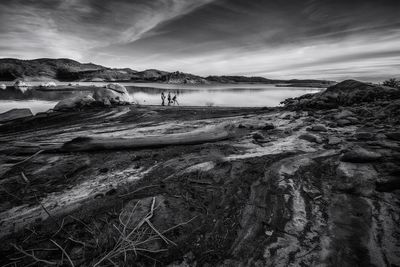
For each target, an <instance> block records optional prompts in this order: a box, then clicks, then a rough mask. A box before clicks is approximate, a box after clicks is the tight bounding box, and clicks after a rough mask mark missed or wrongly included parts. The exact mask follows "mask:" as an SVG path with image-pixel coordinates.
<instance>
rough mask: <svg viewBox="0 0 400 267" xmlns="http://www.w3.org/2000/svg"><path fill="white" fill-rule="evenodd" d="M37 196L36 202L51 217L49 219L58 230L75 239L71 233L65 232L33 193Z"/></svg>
mask: <svg viewBox="0 0 400 267" xmlns="http://www.w3.org/2000/svg"><path fill="white" fill-rule="evenodd" d="M33 194H34V195H35V199H36V202H37V203H38V204H39V205H40V206H41V207H42V209H43V210H44V211H45V212H46V213H47V215H49V218H50V219H51V220H52V221H53V222H54V223H55V224H56V225H57V226H58V229H59V230H61V231H63V232H64V233H65V234H67V235H68V236H69V237H73V236H72V235H71V234H70V233H68V232H67V231H65V230H64V229H63V228H62V226H61V225H60V224H59V223H58V222H57V220H56V219H55V218H54V217H53V216H52V215H51V214H50V212H49V211H48V210H47V209H46V208H45V207H44V206H43V204H42V202H40V201H39V199H38V198H37V196H36V194H35V193H33Z"/></svg>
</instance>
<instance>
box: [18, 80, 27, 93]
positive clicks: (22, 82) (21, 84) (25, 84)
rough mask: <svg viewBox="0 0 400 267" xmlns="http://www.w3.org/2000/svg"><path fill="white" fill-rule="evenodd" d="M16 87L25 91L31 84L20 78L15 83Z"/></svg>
mask: <svg viewBox="0 0 400 267" xmlns="http://www.w3.org/2000/svg"><path fill="white" fill-rule="evenodd" d="M14 88H15V89H17V90H20V91H21V92H22V93H24V92H25V91H26V90H28V89H29V85H28V84H27V83H25V82H24V81H21V80H18V81H16V82H15V83H14Z"/></svg>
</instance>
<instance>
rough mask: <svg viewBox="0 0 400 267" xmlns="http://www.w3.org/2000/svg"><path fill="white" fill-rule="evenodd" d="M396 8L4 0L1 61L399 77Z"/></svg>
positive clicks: (388, 0)
mask: <svg viewBox="0 0 400 267" xmlns="http://www.w3.org/2000/svg"><path fill="white" fill-rule="evenodd" d="M398 10H400V1H398V0H380V1H377V0H352V1H348V0H346V1H345V0H304V1H299V0H272V1H266V0H252V1H248V0H202V1H199V0H196V1H195V0H154V1H148V0H135V1H129V0H117V1H105V0H103V1H101V0H65V1H61V0H59V1H57V0H43V1H39V0H36V1H34V0H31V1H28V0H25V1H23V0H19V1H18V0H16V1H7V0H6V1H1V2H0V38H1V39H2V40H5V41H4V42H2V48H1V54H0V56H14V57H24V58H25V57H27V58H33V57H43V56H47V57H73V58H76V59H78V60H82V61H93V62H96V63H100V64H106V65H110V66H120V67H122V66H128V67H132V68H135V69H143V68H160V69H166V70H183V71H187V72H194V73H198V74H202V75H207V74H246V75H253V74H254V75H265V76H268V77H273V78H275V77H277V78H278V77H295V76H298V75H302V76H307V77H320V78H332V79H340V78H342V77H347V76H348V74H349V73H351V75H354V76H357V77H361V78H364V79H369V77H373V76H374V77H377V76H379V77H381V76H382V77H383V76H385V75H386V76H393V75H399V73H398V71H397V68H396V64H395V63H396V62H399V61H398V60H399V59H400V58H399V57H400V55H399V49H398V47H400V17H399V16H398ZM374 68H375V69H376V70H377V71H376V72H379V75H377V74H376V72H374ZM357 69H358V70H359V71H358V72H357ZM340 70H342V71H340ZM349 70H351V71H350V72H349ZM357 73H358V74H357ZM385 73H386V74H385ZM360 75H361V76H360Z"/></svg>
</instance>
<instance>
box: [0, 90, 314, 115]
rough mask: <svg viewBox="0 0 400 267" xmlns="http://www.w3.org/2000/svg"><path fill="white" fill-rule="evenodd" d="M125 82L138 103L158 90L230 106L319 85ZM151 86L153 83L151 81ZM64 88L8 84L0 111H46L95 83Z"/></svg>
mask: <svg viewBox="0 0 400 267" xmlns="http://www.w3.org/2000/svg"><path fill="white" fill-rule="evenodd" d="M149 85H150V84H141V85H140V86H136V85H135V86H133V85H130V86H126V87H127V89H128V91H129V93H130V94H131V95H132V96H133V99H134V100H135V102H136V103H138V104H141V105H160V104H161V92H164V94H165V95H166V96H167V95H168V92H170V93H171V97H173V96H174V95H175V94H176V95H177V100H178V102H179V104H180V105H181V106H182V105H183V106H232V107H264V106H277V105H279V103H280V102H281V101H283V100H284V99H286V98H290V97H297V96H300V95H303V94H306V93H315V92H318V91H320V89H305V88H295V87H275V86H274V85H260V84H255V85H230V86H229V85H218V86H213V87H211V86H209V85H207V86H189V87H186V88H184V87H183V86H182V85H170V84H168V86H165V84H159V86H158V87H149ZM153 86H154V85H153ZM66 89H67V90H59V89H54V90H50V91H49V90H46V91H45V90H42V89H30V90H28V91H26V92H24V93H22V92H21V91H18V90H16V89H14V88H10V87H8V88H7V89H6V90H0V113H1V112H4V111H7V110H9V109H11V108H31V109H32V111H33V112H34V113H36V112H40V111H46V110H48V109H50V108H52V107H54V105H55V104H56V103H57V102H58V101H60V100H62V99H66V98H70V97H73V96H78V95H81V96H85V95H88V94H91V93H92V91H93V90H95V89H96V88H95V87H92V88H91V87H85V89H84V90H76V88H74V87H71V88H66Z"/></svg>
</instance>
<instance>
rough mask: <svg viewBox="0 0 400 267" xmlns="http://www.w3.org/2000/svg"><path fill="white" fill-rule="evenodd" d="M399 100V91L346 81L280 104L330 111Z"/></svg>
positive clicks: (295, 107)
mask: <svg viewBox="0 0 400 267" xmlns="http://www.w3.org/2000/svg"><path fill="white" fill-rule="evenodd" d="M395 99H400V90H399V89H394V88H391V87H386V86H380V85H376V84H369V83H363V82H359V81H355V80H346V81H343V82H341V83H338V84H336V85H334V86H331V87H329V88H327V89H326V90H324V91H322V92H320V93H316V94H307V95H303V96H300V97H298V98H291V99H287V100H285V101H283V102H282V103H283V104H284V105H285V106H286V107H289V108H294V109H302V108H318V109H331V108H337V107H339V106H351V105H354V104H360V103H362V102H375V101H378V100H381V101H393V100H395Z"/></svg>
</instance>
